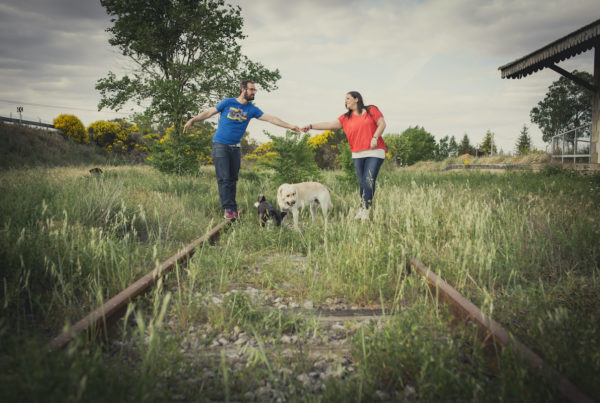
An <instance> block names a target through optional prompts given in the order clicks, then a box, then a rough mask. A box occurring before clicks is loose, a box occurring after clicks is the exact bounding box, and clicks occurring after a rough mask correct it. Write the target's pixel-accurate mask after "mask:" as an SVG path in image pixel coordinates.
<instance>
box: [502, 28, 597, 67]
mask: <svg viewBox="0 0 600 403" xmlns="http://www.w3.org/2000/svg"><path fill="white" fill-rule="evenodd" d="M594 46H598V47H599V48H600V20H597V21H595V22H592V23H591V24H589V25H586V26H584V27H582V28H579V29H578V30H577V31H575V32H572V33H570V34H569V35H567V36H565V37H563V38H560V39H558V40H556V41H554V42H552V43H550V44H549V45H546V46H544V47H543V48H541V49H538V50H536V51H535V52H532V53H530V54H528V55H527V56H524V57H522V58H520V59H517V60H515V61H514V62H511V63H508V64H505V65H504V66H500V67H498V70H500V72H501V73H502V78H521V77H525V76H528V75H529V74H532V73H535V72H536V71H538V70H541V69H543V68H544V67H548V66H549V65H551V64H555V63H558V62H561V61H563V60H566V59H569V58H571V57H573V56H575V55H578V54H580V53H582V52H585V51H587V50H590V49H592V48H593V47H594ZM597 51H600V50H597Z"/></svg>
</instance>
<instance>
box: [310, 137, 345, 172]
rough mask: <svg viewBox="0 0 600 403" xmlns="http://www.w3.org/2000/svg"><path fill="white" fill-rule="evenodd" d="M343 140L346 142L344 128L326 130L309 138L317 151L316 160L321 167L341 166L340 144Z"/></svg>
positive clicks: (311, 145)
mask: <svg viewBox="0 0 600 403" xmlns="http://www.w3.org/2000/svg"><path fill="white" fill-rule="evenodd" d="M342 142H346V135H345V134H344V131H343V130H325V131H324V132H322V133H318V134H315V135H314V136H312V137H311V138H309V139H308V145H309V146H310V147H311V148H312V149H313V150H314V151H315V162H316V163H317V166H318V167H319V168H321V169H335V168H339V166H340V163H339V154H340V150H339V149H338V146H339V145H340V143H342Z"/></svg>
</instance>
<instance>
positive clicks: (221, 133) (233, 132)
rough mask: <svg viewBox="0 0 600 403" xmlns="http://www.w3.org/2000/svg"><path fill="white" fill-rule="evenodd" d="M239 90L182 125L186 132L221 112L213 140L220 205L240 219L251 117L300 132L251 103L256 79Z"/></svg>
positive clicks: (243, 84)
mask: <svg viewBox="0 0 600 403" xmlns="http://www.w3.org/2000/svg"><path fill="white" fill-rule="evenodd" d="M240 91H241V92H240V95H239V96H238V97H237V98H225V99H224V100H222V101H221V102H219V103H218V104H217V106H216V107H215V106H213V107H211V108H209V109H207V110H205V111H204V112H202V113H200V114H199V115H198V116H194V117H193V118H191V119H190V120H188V121H187V123H186V124H185V126H184V128H183V132H184V133H185V132H187V131H188V130H189V129H190V127H191V126H192V124H193V123H194V122H198V121H201V120H205V119H208V118H210V117H211V116H213V115H215V114H217V113H220V114H221V117H220V118H219V123H218V125H217V131H216V132H215V135H214V136H213V139H212V140H213V144H212V159H213V162H214V164H215V172H216V174H217V183H218V185H219V198H220V199H221V207H223V210H224V211H225V218H227V219H235V218H238V209H237V203H236V201H235V194H236V190H237V180H238V173H239V171H240V164H241V161H242V152H241V149H240V140H241V139H242V136H243V135H244V133H245V132H246V128H247V127H248V123H250V119H252V118H256V119H258V120H263V121H266V122H269V123H272V124H274V125H277V126H281V127H284V128H286V129H290V130H294V131H297V132H299V131H300V128H299V127H298V126H294V125H291V124H289V123H286V122H284V121H283V120H281V119H279V118H277V117H275V116H272V115H267V114H266V113H263V111H261V110H260V109H258V108H257V107H256V106H254V105H252V103H251V102H250V101H253V100H254V95H255V94H256V86H255V84H254V82H253V81H250V80H244V81H242V83H241V86H240Z"/></svg>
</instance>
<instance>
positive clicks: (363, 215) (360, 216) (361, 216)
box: [354, 208, 369, 221]
mask: <svg viewBox="0 0 600 403" xmlns="http://www.w3.org/2000/svg"><path fill="white" fill-rule="evenodd" d="M354 219H355V220H363V221H364V220H368V219H369V210H367V209H364V208H361V209H360V210H358V213H356V215H355V216H354Z"/></svg>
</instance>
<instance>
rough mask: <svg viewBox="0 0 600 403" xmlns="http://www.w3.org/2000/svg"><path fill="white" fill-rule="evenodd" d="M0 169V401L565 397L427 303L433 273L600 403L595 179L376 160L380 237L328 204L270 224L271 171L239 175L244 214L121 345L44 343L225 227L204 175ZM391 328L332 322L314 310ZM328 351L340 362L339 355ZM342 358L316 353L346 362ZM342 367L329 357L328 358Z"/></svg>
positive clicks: (351, 195)
mask: <svg viewBox="0 0 600 403" xmlns="http://www.w3.org/2000/svg"><path fill="white" fill-rule="evenodd" d="M89 168H90V167H81V168H32V169H21V170H18V169H13V170H10V171H2V172H0V209H1V214H0V270H1V272H0V277H1V278H2V291H0V295H1V299H0V301H1V302H2V305H1V306H2V308H1V309H2V310H1V317H0V340H1V342H0V400H2V401H23V400H24V401H107V400H116V401H131V400H136V401H137V400H142V401H164V400H175V401H178V400H179V401H189V400H191V401H207V400H217V401H261V400H262V401H265V400H266V401H277V400H280V401H307V400H310V401H377V400H383V401H385V400H402V399H406V400H423V401H439V400H450V401H455V400H469V401H482V400H484V401H562V400H564V397H562V396H561V395H560V394H559V392H558V391H557V390H556V385H554V384H552V383H550V382H547V381H546V380H544V379H542V378H540V377H539V376H537V375H536V374H533V373H531V371H529V370H528V367H527V365H526V364H525V363H524V362H523V361H522V360H521V359H520V358H518V357H517V356H516V355H515V354H514V353H513V352H512V351H511V350H510V349H506V350H503V351H500V350H499V351H498V352H497V353H493V354H492V356H490V354H489V352H486V351H484V349H483V346H482V345H481V344H480V342H479V341H478V339H477V338H476V331H475V329H474V327H473V326H472V325H469V324H464V323H456V322H455V321H453V320H452V319H451V316H450V315H449V313H448V311H447V309H446V307H445V306H443V305H439V304H437V303H436V301H435V300H434V299H432V298H431V294H430V293H429V291H428V288H427V286H426V284H425V282H424V281H423V280H422V279H421V278H419V277H418V276H416V275H415V274H411V273H410V272H409V270H408V267H407V259H408V258H410V257H416V258H418V259H419V260H421V261H423V262H424V263H426V264H428V265H429V266H430V267H431V268H432V269H433V270H434V271H436V272H437V273H438V274H439V275H441V276H442V277H443V278H444V279H445V280H446V281H447V282H448V283H450V284H451V285H453V286H454V287H455V288H456V289H457V290H459V291H460V292H461V293H463V294H464V295H465V296H467V297H468V298H470V299H471V300H472V301H473V302H474V303H475V304H477V305H478V306H480V307H481V309H482V310H484V311H485V312H486V313H488V314H489V315H491V316H492V317H493V318H494V319H496V320H497V321H499V322H500V323H501V324H503V325H504V326H505V327H506V328H507V329H508V330H510V331H511V332H512V333H513V334H514V335H515V336H517V337H518V338H519V339H520V340H521V341H523V342H524V343H525V344H526V345H528V346H529V347H530V348H532V349H533V350H534V351H535V352H537V353H538V354H540V355H541V356H542V357H543V358H544V359H545V360H546V361H547V362H548V363H550V364H551V365H552V366H553V367H554V368H555V369H557V370H559V371H560V372H561V373H562V374H563V375H565V376H566V377H567V378H569V379H570V380H571V381H573V382H574V383H575V384H576V385H577V386H578V387H579V388H580V389H581V390H583V391H584V392H585V393H587V394H588V395H589V396H591V397H592V398H595V399H600V386H599V385H600V384H599V383H598V375H597V374H599V373H600V345H599V343H600V287H599V285H600V284H599V282H600V279H599V274H600V269H599V267H600V242H599V241H600V229H599V227H598V224H599V223H598V214H597V211H598V209H599V208H600V178H599V177H598V176H587V177H580V176H577V175H573V174H570V173H569V172H564V171H562V170H559V169H545V170H544V169H543V170H542V171H541V172H539V173H532V172H507V173H502V174H497V173H493V174H491V173H483V172H476V171H469V172H456V171H452V172H440V171H439V170H438V169H432V168H431V167H429V168H422V169H403V170H400V169H395V168H393V167H392V166H391V164H389V163H388V164H386V165H384V168H383V170H382V172H381V174H380V178H379V180H378V188H377V194H376V200H375V207H374V209H373V212H372V219H371V221H370V222H365V223H362V222H357V221H355V220H353V217H354V214H355V212H356V208H357V207H358V194H357V193H358V192H357V189H355V188H354V187H353V186H350V185H348V184H347V182H345V181H343V180H340V179H339V178H340V177H339V175H340V173H339V172H326V173H324V176H325V180H324V182H325V183H326V184H327V186H328V187H329V188H330V189H331V190H332V193H333V194H334V197H333V203H334V206H335V207H334V210H333V211H332V212H331V213H330V216H329V227H328V230H327V231H326V232H325V231H324V227H323V223H322V219H321V218H319V219H318V220H317V222H316V224H315V225H311V223H310V218H309V214H308V212H306V211H305V212H304V215H303V216H302V217H301V226H302V231H301V232H296V231H294V230H292V229H290V228H287V227H281V228H274V227H268V228H265V229H260V228H259V227H258V224H257V222H256V215H255V209H254V208H253V207H252V205H253V203H254V202H255V199H256V196H257V195H258V194H259V193H264V194H266V195H267V198H268V199H269V200H270V201H271V202H275V192H276V189H277V184H274V183H272V182H271V181H270V176H271V175H270V174H269V173H268V172H258V171H250V170H245V171H243V172H242V173H241V178H240V182H239V186H238V202H239V204H240V207H241V208H242V209H243V210H244V211H245V212H246V215H245V216H244V217H243V218H242V219H241V220H238V221H237V222H235V223H234V224H233V225H232V226H231V227H230V229H229V231H228V232H227V233H226V234H225V235H224V236H222V237H221V238H220V240H219V241H218V242H217V243H216V244H215V245H214V246H209V245H205V246H203V247H201V248H200V249H199V250H198V251H197V252H196V254H195V255H194V257H193V258H192V259H191V260H190V261H189V262H188V264H187V265H186V266H185V267H178V268H177V269H176V270H175V271H174V272H173V273H171V274H169V275H168V276H167V278H165V279H164V281H161V282H160V284H159V286H158V287H157V288H156V289H154V290H153V291H152V292H150V293H148V294H146V295H144V296H143V297H141V298H138V299H137V300H136V301H135V303H134V304H131V305H130V306H129V308H128V311H127V315H126V319H125V320H122V321H121V322H120V323H119V324H118V326H117V329H116V330H115V335H113V337H112V338H111V339H110V340H106V339H105V338H102V339H101V340H99V341H98V340H97V341H93V342H92V341H89V340H86V339H84V338H82V339H79V340H77V341H76V342H75V343H73V344H72V345H70V346H69V347H67V348H66V349H65V350H61V351H54V352H49V351H48V348H47V343H48V342H49V340H50V339H51V337H52V336H54V335H56V334H58V333H59V332H60V331H61V330H62V329H63V327H64V326H66V325H68V324H69V323H74V322H75V321H77V320H79V319H80V318H82V317H83V316H84V315H85V314H87V313H88V312H89V311H91V310H92V309H94V308H95V307H97V306H99V305H100V304H101V303H102V302H103V301H105V300H106V299H108V298H110V297H111V296H113V295H115V294H116V293H117V292H119V291H120V290H122V289H123V288H124V287H126V286H127V285H129V284H131V283H132V282H133V281H135V280H136V279H137V278H139V277H141V276H142V275H143V274H145V273H146V272H148V271H149V270H150V269H151V268H152V267H153V266H154V265H155V264H156V263H157V262H161V261H163V260H165V259H166V258H167V257H169V256H170V255H172V254H173V253H175V252H176V251H177V250H178V249H180V248H181V247H183V246H184V245H186V244H187V243H189V242H190V241H192V240H193V239H195V238H198V237H199V236H201V235H202V234H204V233H205V232H206V231H207V230H208V229H209V228H211V227H213V226H214V225H216V223H218V222H220V221H221V220H222V219H221V218H220V217H221V211H220V207H219V203H218V193H217V189H216V181H215V179H214V173H213V171H212V169H211V168H208V167H207V168H206V169H203V170H202V171H200V172H199V174H198V175H196V176H181V177H175V176H166V175H163V174H160V173H158V172H156V171H154V170H151V169H150V168H148V167H142V166H140V167H126V166H123V167H104V166H103V169H105V173H104V174H103V175H100V176H94V175H91V174H89V173H88V169H89ZM334 306H343V307H347V308H354V309H374V310H381V311H382V312H384V313H385V316H384V317H383V318H384V319H382V320H380V321H376V322H372V323H368V324H359V323H355V322H353V321H345V322H344V323H342V324H341V325H339V324H338V325H336V326H337V327H333V328H332V327H326V326H324V325H323V324H322V323H320V322H319V321H318V320H317V319H315V316H314V314H312V313H311V312H312V311H314V310H315V308H324V309H331V308H332V307H334ZM336 349H337V350H336ZM343 349H346V350H344V351H345V353H344V354H338V355H337V356H335V357H332V356H331V357H330V356H327V354H325V353H319V354H316V355H315V354H313V352H314V351H317V350H318V351H321V352H323V351H328V350H332V351H334V350H335V351H338V350H340V351H341V350H343ZM334 355H335V354H334Z"/></svg>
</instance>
